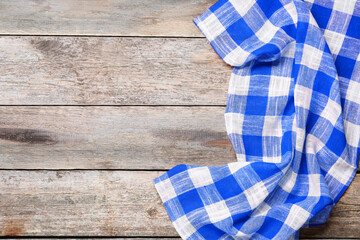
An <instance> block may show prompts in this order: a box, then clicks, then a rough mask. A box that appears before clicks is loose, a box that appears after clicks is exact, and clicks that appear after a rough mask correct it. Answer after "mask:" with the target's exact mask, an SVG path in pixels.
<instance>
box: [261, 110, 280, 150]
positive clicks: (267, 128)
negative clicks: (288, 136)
mask: <svg viewBox="0 0 360 240" xmlns="http://www.w3.org/2000/svg"><path fill="white" fill-rule="evenodd" d="M281 118H282V116H265V118H264V119H265V120H264V126H263V131H262V136H276V137H281V136H282V135H283V134H282V127H281ZM266 147H268V146H266Z"/></svg>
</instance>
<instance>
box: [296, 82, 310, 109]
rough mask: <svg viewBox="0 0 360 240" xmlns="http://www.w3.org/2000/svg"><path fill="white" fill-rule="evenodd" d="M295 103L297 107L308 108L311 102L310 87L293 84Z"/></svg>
mask: <svg viewBox="0 0 360 240" xmlns="http://www.w3.org/2000/svg"><path fill="white" fill-rule="evenodd" d="M295 95H297V97H296V98H295V104H296V105H297V106H299V107H302V108H305V109H309V107H310V102H311V95H312V89H310V88H307V87H304V86H301V85H300V84H297V85H296V86H295Z"/></svg>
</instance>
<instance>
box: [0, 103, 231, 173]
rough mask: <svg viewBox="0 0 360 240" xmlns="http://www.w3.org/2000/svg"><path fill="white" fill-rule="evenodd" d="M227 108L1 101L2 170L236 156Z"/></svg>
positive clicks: (159, 165) (222, 160)
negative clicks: (42, 104)
mask: <svg viewBox="0 0 360 240" xmlns="http://www.w3.org/2000/svg"><path fill="white" fill-rule="evenodd" d="M224 111H225V108H224V107H100V106H93V107H91V106H88V107H78V106H65V107H60V106H47V107H38V106H0V149H1V151H0V159H1V163H0V168H3V169H4V168H6V169H169V168H171V167H173V166H175V165H178V164H182V163H186V164H192V165H220V164H226V163H228V162H232V161H235V159H236V157H235V152H234V150H233V148H232V145H231V143H230V141H229V140H228V137H227V135H226V130H225V122H224V117H223V113H224Z"/></svg>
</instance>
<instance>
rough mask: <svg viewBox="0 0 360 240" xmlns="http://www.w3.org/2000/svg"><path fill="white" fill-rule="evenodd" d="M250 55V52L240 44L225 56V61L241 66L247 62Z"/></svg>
mask: <svg viewBox="0 0 360 240" xmlns="http://www.w3.org/2000/svg"><path fill="white" fill-rule="evenodd" d="M249 55H250V53H249V52H247V51H245V50H244V49H242V48H241V47H239V46H238V47H236V48H235V49H233V50H232V51H231V52H230V53H229V54H227V55H226V57H224V61H225V62H226V63H228V64H230V65H232V66H241V65H243V64H244V63H245V62H246V59H247V58H248V57H249Z"/></svg>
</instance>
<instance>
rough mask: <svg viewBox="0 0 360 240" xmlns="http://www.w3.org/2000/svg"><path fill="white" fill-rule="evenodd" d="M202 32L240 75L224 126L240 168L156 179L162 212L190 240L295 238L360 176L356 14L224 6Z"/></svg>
mask: <svg viewBox="0 0 360 240" xmlns="http://www.w3.org/2000/svg"><path fill="white" fill-rule="evenodd" d="M339 2H341V4H344V5H343V6H341V5H339ZM329 11H330V13H329ZM329 14H330V15H329ZM328 15H329V16H328ZM344 15H345V16H344ZM326 16H328V17H326ZM335 18H336V19H337V22H336V21H332V19H335ZM341 19H343V20H344V21H345V23H341V26H340V25H339V21H340V22H341ZM354 19H355V20H354ZM194 23H195V24H196V26H197V27H198V28H199V29H200V30H201V32H202V33H203V34H204V35H205V37H206V38H207V40H208V41H209V42H210V44H211V45H212V47H213V48H214V50H215V51H216V53H217V54H218V55H219V56H220V57H221V58H222V59H223V60H224V61H225V62H226V63H227V64H229V65H231V66H233V67H234V69H233V72H232V75H231V79H230V84H229V90H228V99H227V107H226V111H225V123H226V129H227V133H228V136H229V138H230V140H231V142H232V145H233V147H234V150H235V152H236V156H237V160H238V161H237V162H233V163H229V164H227V165H223V166H191V165H178V166H176V167H174V168H172V169H171V170H169V171H168V172H166V173H165V174H163V175H162V176H160V177H158V178H156V179H154V182H155V186H156V189H157V191H158V193H159V195H160V197H161V200H162V201H163V203H164V206H165V209H166V211H167V213H168V215H169V217H170V219H171V221H172V222H173V224H174V226H175V228H176V230H177V232H178V233H179V235H180V236H181V237H182V238H183V239H281V240H284V239H298V237H299V229H300V228H301V227H308V226H315V225H321V224H324V223H325V222H326V221H327V219H328V216H329V214H330V212H331V210H332V209H333V207H334V205H335V204H336V202H337V201H338V200H339V198H340V197H341V195H342V194H343V193H344V191H345V190H346V189H347V187H348V186H349V185H350V183H351V181H352V179H353V177H354V176H355V174H356V169H357V167H358V161H359V159H358V156H359V153H360V148H359V139H360V127H359V126H360V117H359V116H360V97H359V95H360V94H359V93H360V76H359V72H360V62H359V61H360V57H359V51H360V42H359V39H360V29H359V27H360V4H359V3H358V2H356V1H342V0H336V1H335V2H334V1H328V2H327V1H320V0H319V1H318V2H317V0H315V1H311V2H306V1H301V0H272V1H269V0H257V1H254V0H220V1H218V2H217V3H215V4H214V5H213V6H212V7H210V8H209V9H208V10H207V11H206V12H204V13H203V14H202V15H201V16H199V17H197V18H195V19H194ZM345 41H350V44H351V46H355V47H353V49H355V51H354V50H352V51H351V52H350V51H348V48H345ZM346 43H347V44H349V42H346ZM356 46H357V47H356ZM338 59H340V60H341V61H340V60H338ZM349 64H350V65H349Z"/></svg>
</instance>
